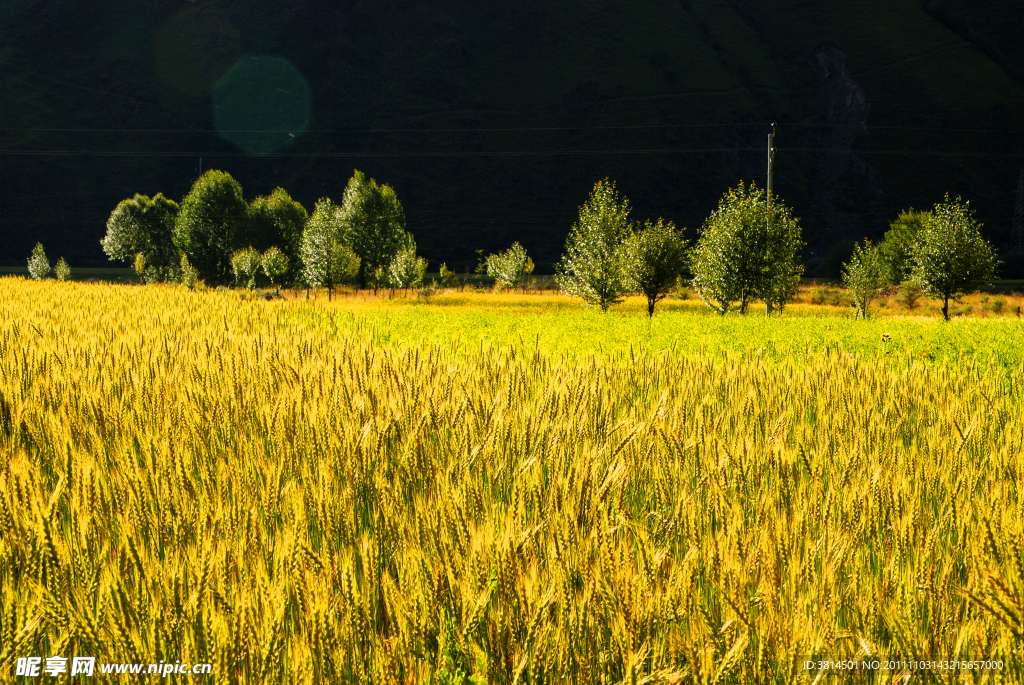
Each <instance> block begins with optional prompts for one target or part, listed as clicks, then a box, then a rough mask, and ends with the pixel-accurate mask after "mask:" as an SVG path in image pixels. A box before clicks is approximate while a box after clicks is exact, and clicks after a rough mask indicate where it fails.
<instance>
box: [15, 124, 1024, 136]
mask: <svg viewBox="0 0 1024 685" xmlns="http://www.w3.org/2000/svg"><path fill="white" fill-rule="evenodd" d="M778 125H779V126H794V127H800V128H827V129H836V128H854V129H863V130H876V131H930V132H935V133H1024V129H994V128H944V127H936V126H874V125H869V124H815V123H809V122H789V123H781V124H778ZM760 126H761V125H760V124H757V123H755V122H735V123H714V124H623V125H618V126H503V127H476V128H339V129H314V130H311V131H303V132H302V133H301V135H344V134H355V133H491V132H499V133H500V132H505V133H509V132H516V131H608V130H615V131H624V130H645V129H647V130H654V129H671V128H730V127H744V128H749V127H760ZM0 131H6V132H15V133H189V134H199V133H204V134H218V135H219V134H225V133H293V132H294V131H284V130H281V129H221V130H218V129H205V128H197V129H182V128H42V127H23V128H19V127H10V126H8V127H3V126H0Z"/></svg>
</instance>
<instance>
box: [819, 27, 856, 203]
mask: <svg viewBox="0 0 1024 685" xmlns="http://www.w3.org/2000/svg"><path fill="white" fill-rule="evenodd" d="M811 64H812V67H813V69H814V79H815V86H816V87H817V89H818V93H819V97H820V100H821V111H822V118H823V120H824V121H823V124H824V126H823V128H822V135H821V142H822V144H823V147H824V148H826V149H827V150H828V152H826V153H825V170H824V171H825V175H826V178H827V181H828V183H829V184H830V185H834V184H836V183H837V182H838V181H839V179H840V178H841V177H842V175H843V173H844V172H845V171H846V170H847V168H848V167H849V166H850V162H851V154H850V151H851V150H852V148H853V141H854V139H855V138H856V137H857V134H858V133H860V132H861V131H863V130H864V126H865V124H867V120H868V115H869V114H871V101H870V100H869V99H868V96H867V93H865V92H864V89H863V88H861V87H860V84H859V83H857V80H856V79H855V78H853V74H852V73H850V68H849V67H848V66H846V53H844V52H843V51H842V50H840V49H839V48H838V47H836V46H835V45H832V44H831V43H826V44H824V45H821V46H819V47H817V48H815V50H814V52H813V53H812V55H811Z"/></svg>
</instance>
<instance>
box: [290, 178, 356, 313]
mask: <svg viewBox="0 0 1024 685" xmlns="http://www.w3.org/2000/svg"><path fill="white" fill-rule="evenodd" d="M346 228H347V227H346V225H345V221H344V220H343V219H342V214H341V208H340V207H338V205H336V204H334V202H332V201H331V199H330V198H321V199H320V200H318V201H317V203H316V207H315V208H314V209H313V213H312V214H311V215H310V217H309V220H308V221H307V222H306V228H305V230H304V231H303V233H302V250H301V257H302V276H303V278H304V279H305V281H306V282H307V283H308V284H309V285H311V286H313V287H314V288H327V294H328V298H329V297H330V296H331V294H332V293H333V291H334V289H335V288H336V287H337V286H338V285H340V284H341V283H343V282H345V281H346V280H348V279H351V278H353V277H354V276H355V275H356V273H357V271H358V269H359V263H360V260H359V257H358V255H356V254H355V253H354V252H353V251H352V248H351V246H350V245H349V243H348V231H347V230H346Z"/></svg>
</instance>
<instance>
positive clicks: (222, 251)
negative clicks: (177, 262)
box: [174, 169, 249, 283]
mask: <svg viewBox="0 0 1024 685" xmlns="http://www.w3.org/2000/svg"><path fill="white" fill-rule="evenodd" d="M248 221H249V206H248V205H247V204H246V202H245V198H244V197H243V196H242V186H240V185H239V184H238V181H236V180H235V179H234V178H232V177H231V174H228V173H226V172H223V171H218V170H216V169H211V170H210V171H207V172H206V173H204V174H203V175H202V176H200V177H199V179H198V180H197V181H196V182H195V183H194V184H193V185H192V189H191V190H190V191H189V192H188V195H186V196H185V199H184V200H182V201H181V211H180V213H179V214H178V218H177V220H176V221H175V226H174V244H175V245H176V246H177V247H178V249H179V250H181V251H182V252H183V253H184V254H187V255H188V257H189V261H190V263H191V264H192V265H193V266H195V268H196V269H197V270H198V272H199V274H200V275H201V276H203V277H205V278H206V279H209V280H210V281H212V282H214V283H227V282H228V281H230V280H231V275H232V269H231V255H232V254H234V252H235V251H236V250H238V249H239V248H241V247H242V245H246V244H248V240H247V228H248ZM243 241H244V242H243Z"/></svg>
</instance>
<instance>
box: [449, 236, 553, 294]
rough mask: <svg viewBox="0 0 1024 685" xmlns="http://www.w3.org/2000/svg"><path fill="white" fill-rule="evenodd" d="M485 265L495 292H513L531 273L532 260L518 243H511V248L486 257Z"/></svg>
mask: <svg viewBox="0 0 1024 685" xmlns="http://www.w3.org/2000/svg"><path fill="white" fill-rule="evenodd" d="M486 263H487V275H488V276H490V277H491V278H493V279H494V287H495V289H496V290H504V289H506V288H509V289H511V290H515V289H516V288H518V287H519V286H520V285H521V284H522V282H523V280H524V279H525V278H526V276H527V275H529V274H530V273H532V272H533V260H532V259H530V258H529V256H527V254H526V250H525V249H524V248H523V246H522V245H520V244H519V243H512V247H510V248H508V249H507V250H505V251H504V252H499V253H498V254H492V255H487V260H486ZM442 282H443V274H442Z"/></svg>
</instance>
